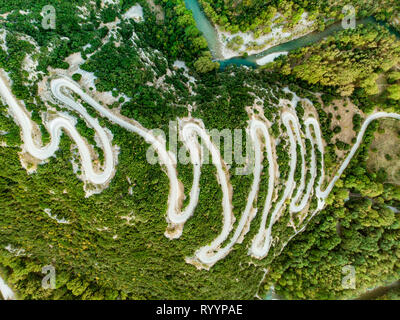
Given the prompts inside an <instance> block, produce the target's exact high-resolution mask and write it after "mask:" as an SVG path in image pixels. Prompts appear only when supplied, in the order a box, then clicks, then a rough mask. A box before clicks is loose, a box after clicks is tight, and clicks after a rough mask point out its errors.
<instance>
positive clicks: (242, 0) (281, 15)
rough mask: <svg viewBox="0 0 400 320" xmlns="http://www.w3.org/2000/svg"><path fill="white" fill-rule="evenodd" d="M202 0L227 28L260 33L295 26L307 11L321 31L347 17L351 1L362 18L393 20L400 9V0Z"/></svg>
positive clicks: (209, 14) (219, 22)
mask: <svg viewBox="0 0 400 320" xmlns="http://www.w3.org/2000/svg"><path fill="white" fill-rule="evenodd" d="M200 3H201V4H202V5H203V8H204V11H205V13H206V14H207V15H208V16H209V17H210V19H211V20H212V21H213V22H214V23H215V24H218V25H221V26H223V27H224V28H225V29H226V30H227V31H229V32H231V33H236V32H239V31H241V32H247V31H251V32H253V33H254V34H255V35H258V36H259V35H262V34H267V33H269V32H271V26H272V25H273V24H275V25H279V24H282V23H285V27H286V28H293V27H294V26H295V25H296V24H298V23H299V21H300V20H301V17H302V15H303V13H307V14H308V17H307V18H308V19H309V20H311V21H316V22H317V24H318V28H319V30H323V29H324V28H325V27H326V25H328V24H330V23H332V22H334V21H337V20H340V19H342V18H343V17H344V16H345V15H344V14H343V12H342V9H343V7H344V6H345V5H348V4H350V5H352V6H353V7H354V8H355V12H356V14H357V16H358V17H367V16H370V15H376V16H377V17H378V18H379V19H382V20H388V19H391V18H392V17H393V13H394V12H398V10H399V7H398V6H399V3H398V1H395V0H379V1H372V0H370V1H350V0H341V1H334V2H332V1H328V0H321V1H305V0H291V1H289V0H283V1H278V0H268V1H265V0H239V1H237V0H201V1H200Z"/></svg>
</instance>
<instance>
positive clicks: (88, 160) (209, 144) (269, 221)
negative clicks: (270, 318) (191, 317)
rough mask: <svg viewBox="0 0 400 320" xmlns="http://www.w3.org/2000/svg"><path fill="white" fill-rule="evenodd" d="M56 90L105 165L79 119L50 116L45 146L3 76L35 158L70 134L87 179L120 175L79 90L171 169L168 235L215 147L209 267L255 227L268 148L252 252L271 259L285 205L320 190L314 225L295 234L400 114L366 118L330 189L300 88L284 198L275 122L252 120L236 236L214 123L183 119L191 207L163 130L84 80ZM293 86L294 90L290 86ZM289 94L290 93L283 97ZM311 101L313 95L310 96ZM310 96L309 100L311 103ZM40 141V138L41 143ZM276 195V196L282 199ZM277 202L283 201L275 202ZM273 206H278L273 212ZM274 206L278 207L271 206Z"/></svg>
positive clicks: (295, 208) (299, 207)
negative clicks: (215, 211) (218, 202)
mask: <svg viewBox="0 0 400 320" xmlns="http://www.w3.org/2000/svg"><path fill="white" fill-rule="evenodd" d="M50 90H51V93H52V95H53V97H54V98H55V99H56V101H58V102H60V103H62V104H64V105H66V106H67V107H68V108H69V109H70V110H72V111H74V112H75V113H78V114H79V116H80V117H82V119H84V120H85V122H86V123H87V125H88V126H89V127H91V128H93V129H94V130H95V132H96V135H97V137H98V138H99V142H100V144H101V145H100V147H101V148H102V149H103V152H104V165H103V166H102V168H97V167H95V166H94V164H93V163H94V160H95V158H94V157H93V152H91V150H92V146H90V145H89V144H88V143H87V141H86V140H85V139H84V138H83V137H82V136H81V135H80V134H79V132H78V131H77V129H76V128H75V123H76V121H74V120H73V119H72V118H71V117H67V116H65V114H63V113H61V112H58V113H57V115H56V116H52V117H51V119H50V120H47V121H45V122H44V125H45V127H46V129H47V130H48V132H49V134H50V136H51V141H50V143H49V144H48V145H46V146H42V145H41V141H40V139H34V135H33V132H34V131H35V130H38V128H35V126H37V125H36V124H35V123H34V122H33V121H32V120H31V118H30V115H29V113H28V112H27V110H26V109H25V107H24V104H23V103H22V102H21V101H18V100H17V99H16V98H15V97H14V95H13V94H12V93H11V90H10V88H9V85H8V83H7V81H5V80H4V77H3V76H0V96H1V97H2V98H3V100H4V102H5V103H6V104H7V105H8V110H9V112H10V114H11V115H12V116H13V118H14V120H15V122H16V123H17V124H18V125H19V127H20V128H21V136H22V140H23V146H22V147H23V150H24V151H25V152H27V153H29V154H30V155H31V156H33V157H34V158H36V159H38V160H41V161H45V160H46V159H49V158H50V157H52V156H54V155H55V152H56V151H57V149H58V148H59V144H60V138H61V135H62V132H63V131H64V132H65V133H67V134H68V135H69V136H70V138H71V139H72V140H73V141H74V143H75V144H76V145H77V147H78V150H79V154H80V158H81V165H82V172H83V174H84V179H85V180H87V181H88V182H91V183H93V184H95V185H104V184H107V183H108V182H109V181H110V180H111V179H112V178H113V176H114V173H115V170H116V167H117V163H116V160H115V158H116V157H115V154H114V153H115V150H114V149H113V145H112V138H111V137H110V136H109V135H108V134H107V131H106V129H105V128H103V127H102V126H101V125H100V124H99V121H98V119H96V118H93V117H92V116H90V115H89V113H88V111H87V110H86V109H85V107H84V106H82V104H80V103H79V102H78V101H76V99H75V98H73V96H72V95H71V93H73V94H75V95H77V96H79V97H80V98H81V99H82V100H83V101H85V102H86V103H87V104H88V105H89V106H90V107H92V108H94V109H95V110H96V112H97V113H98V114H99V115H100V116H101V117H103V118H106V119H107V120H109V121H110V122H112V123H115V124H117V125H119V126H121V127H122V128H124V129H126V130H128V131H130V132H132V133H135V134H138V135H139V136H141V137H142V138H143V139H144V140H145V141H146V142H147V143H148V144H149V145H151V146H152V148H153V149H154V150H155V151H156V153H157V155H158V161H159V163H160V165H161V166H162V168H163V169H164V171H165V172H166V174H167V176H168V178H169V181H170V189H169V197H168V209H167V213H166V220H167V222H168V225H169V226H168V228H167V231H166V233H165V234H166V236H167V237H169V238H170V239H175V238H179V237H180V235H181V233H182V230H183V227H184V224H185V222H186V221H187V220H188V219H189V218H190V217H191V216H192V215H193V214H194V212H195V209H196V206H197V204H198V201H199V194H200V178H201V166H202V162H203V161H204V159H202V154H203V153H202V146H201V145H200V144H199V142H198V140H199V138H200V139H201V141H202V142H203V144H202V145H203V147H205V148H207V149H208V151H209V152H210V153H211V158H212V163H213V165H214V166H215V167H216V169H217V173H216V174H217V178H218V182H219V184H220V186H221V189H222V194H223V197H222V211H223V212H222V219H223V225H222V230H221V233H220V234H219V235H218V236H217V237H216V238H215V240H213V241H212V242H211V243H210V244H208V245H206V246H204V247H202V248H200V249H198V250H197V251H196V252H195V254H194V257H192V258H191V259H188V260H187V261H195V263H196V265H197V266H199V265H200V267H203V268H206V269H209V268H210V267H211V266H212V265H214V264H215V263H216V262H218V261H219V260H221V259H223V258H224V257H225V256H226V255H227V254H229V252H230V251H231V250H232V248H233V246H234V245H235V244H236V243H238V242H241V240H242V239H243V237H244V236H245V235H246V233H247V232H248V231H249V228H250V224H251V222H252V220H253V219H254V217H255V216H256V214H258V213H257V208H256V207H255V201H256V198H257V195H258V191H259V188H260V184H261V175H262V173H263V170H264V168H263V165H262V163H263V157H264V156H263V155H264V152H266V155H267V160H268V191H267V195H266V198H265V202H264V206H263V210H262V212H261V215H262V216H261V224H260V227H259V230H258V232H257V234H256V236H255V237H254V239H253V241H252V244H251V246H250V248H249V254H250V255H251V256H253V257H255V258H257V259H262V258H265V257H266V256H267V255H268V253H269V250H270V248H271V245H272V243H273V241H272V240H273V235H272V227H273V226H274V224H275V223H276V221H277V220H278V218H279V215H280V213H281V212H282V210H285V208H286V203H289V211H290V213H293V214H296V213H299V212H301V211H304V210H305V208H306V207H307V204H308V203H309V202H310V200H311V198H312V196H313V195H314V196H316V197H317V199H318V206H317V209H316V210H315V211H314V212H309V213H308V214H307V216H306V223H303V225H302V226H301V229H299V230H296V232H295V234H294V235H293V236H292V237H291V238H293V237H294V236H295V235H296V234H298V233H299V232H302V231H303V230H304V229H305V228H306V226H307V223H308V222H309V221H310V220H311V218H312V217H313V216H314V215H315V214H316V213H317V212H319V211H320V210H322V209H323V207H324V206H325V200H326V198H327V197H328V196H329V194H330V192H331V191H332V189H333V187H334V185H335V183H336V182H337V180H338V179H339V178H340V176H341V175H342V174H343V172H344V170H345V169H346V168H347V166H348V165H349V163H350V161H351V159H352V158H353V157H354V155H355V154H356V152H357V150H358V148H359V146H360V145H361V143H362V140H363V137H364V134H365V132H366V129H367V128H368V126H369V125H370V123H371V122H372V121H374V120H377V119H382V118H393V119H397V120H400V115H398V114H395V113H386V112H377V113H374V114H372V115H370V116H368V117H367V119H366V120H365V122H364V123H363V125H362V127H361V130H360V132H359V133H358V136H357V141H356V143H355V144H354V145H353V147H352V149H351V151H350V153H349V154H348V155H347V157H346V158H345V160H344V162H343V163H342V165H341V166H340V169H339V170H338V172H337V173H336V174H335V176H334V178H333V179H332V181H331V182H330V183H329V184H328V186H327V188H326V189H325V190H324V191H323V190H321V187H322V184H323V182H324V179H325V178H324V157H323V154H324V147H323V141H322V133H321V129H320V126H319V123H318V121H317V119H316V118H313V117H308V118H306V119H303V120H304V127H305V129H306V132H305V137H306V138H307V139H308V140H309V141H310V142H311V158H310V163H309V164H307V163H306V160H305V159H306V153H307V150H306V149H305V143H304V138H302V132H301V126H300V121H299V119H298V117H297V114H296V111H295V106H296V104H297V103H298V102H299V101H301V100H304V101H305V100H306V99H300V98H299V97H298V96H297V95H295V94H293V99H292V100H291V101H289V104H290V108H289V109H288V110H284V111H283V112H282V114H281V119H282V123H283V125H284V127H285V128H286V131H287V136H288V138H289V146H290V147H289V155H290V163H289V167H290V168H289V174H288V178H287V181H286V183H285V184H284V185H282V186H281V187H282V190H283V193H282V195H281V196H280V197H278V198H277V199H274V195H276V192H277V187H278V185H277V181H278V177H279V168H278V167H277V165H276V156H275V153H274V150H273V148H274V145H275V141H273V140H272V138H271V136H270V134H269V128H270V125H269V124H268V123H266V122H265V121H263V120H260V119H259V118H257V117H254V116H253V118H252V119H250V121H249V127H248V132H249V133H250V137H251V140H252V145H253V146H254V167H253V168H252V175H253V181H252V185H251V190H250V191H249V194H248V198H247V203H246V207H245V209H244V211H243V212H242V213H241V215H240V220H239V222H238V224H237V226H236V228H235V230H234V232H233V235H232V236H231V237H229V236H230V234H231V232H232V230H233V229H234V223H235V217H234V214H233V207H232V186H231V184H230V181H229V170H228V169H227V167H228V166H227V164H226V163H225V162H224V159H223V158H222V157H221V153H220V150H219V149H218V148H217V147H216V146H215V145H214V143H213V141H212V139H211V138H210V135H209V134H208V133H207V130H206V128H205V127H204V125H203V124H202V122H201V120H198V119H189V118H185V119H178V120H179V123H180V129H179V130H180V137H181V140H182V142H183V144H184V145H185V147H186V148H187V149H188V151H189V153H190V160H191V164H192V165H193V183H192V187H191V190H190V193H189V196H190V201H189V203H188V205H187V206H186V207H185V208H182V202H183V201H182V200H183V199H184V197H185V194H184V188H183V184H182V183H181V182H180V181H179V178H178V172H177V170H176V163H177V157H176V155H175V154H173V153H172V152H170V151H168V150H167V147H166V141H165V139H164V138H162V137H160V136H156V135H155V134H154V133H153V132H152V131H151V130H149V129H146V128H144V127H143V126H142V125H140V124H139V123H138V122H136V121H135V120H131V119H127V118H124V117H123V116H121V115H119V114H115V113H113V112H112V111H110V110H109V109H107V108H105V107H103V106H102V105H101V104H99V103H98V102H97V101H95V100H94V99H93V98H92V97H90V96H89V95H88V94H87V93H85V92H84V91H83V90H82V89H81V88H80V87H79V85H78V84H76V83H75V82H73V81H72V80H71V79H68V78H65V77H60V78H56V79H54V80H51V81H50ZM286 90H288V89H286ZM281 100H282V99H281ZM307 101H308V100H307ZM308 102H309V101H308ZM37 140H39V141H37ZM297 146H300V159H298V156H297ZM315 148H317V149H318V151H319V152H320V153H321V155H322V158H321V172H320V173H319V174H320V178H319V180H318V181H317V182H315V180H316V178H317V176H318V172H317V157H316V150H315ZM299 161H300V162H301V179H300V181H298V182H296V181H295V171H296V167H297V163H298V162H299ZM307 172H309V174H310V178H309V179H308V180H309V181H308V182H307V181H306V176H307ZM275 198H276V197H275ZM274 200H276V201H275V202H274ZM271 209H272V210H271ZM271 211H272V212H271Z"/></svg>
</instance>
